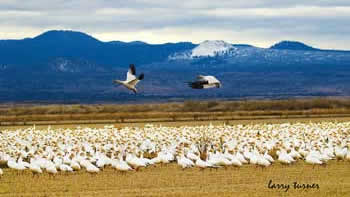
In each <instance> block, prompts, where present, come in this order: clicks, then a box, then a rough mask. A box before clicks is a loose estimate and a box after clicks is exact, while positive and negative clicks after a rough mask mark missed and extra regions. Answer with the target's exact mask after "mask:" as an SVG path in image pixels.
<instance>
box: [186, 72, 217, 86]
mask: <svg viewBox="0 0 350 197" xmlns="http://www.w3.org/2000/svg"><path fill="white" fill-rule="evenodd" d="M188 85H189V86H190V87H191V88H192V89H207V88H220V87H221V82H220V81H219V80H218V79H217V78H216V77H214V76H210V75H208V76H203V75H198V76H197V81H194V82H188Z"/></svg>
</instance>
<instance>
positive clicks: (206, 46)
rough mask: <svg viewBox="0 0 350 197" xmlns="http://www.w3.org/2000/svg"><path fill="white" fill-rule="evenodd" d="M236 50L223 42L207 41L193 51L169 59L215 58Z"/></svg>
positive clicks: (176, 54) (174, 55) (177, 54)
mask: <svg viewBox="0 0 350 197" xmlns="http://www.w3.org/2000/svg"><path fill="white" fill-rule="evenodd" d="M232 49H235V47H234V46H233V45H232V44H230V43H227V42H225V41H223V40H206V41H204V42H202V43H200V44H199V45H198V46H196V47H195V48H193V49H192V50H188V51H184V52H180V53H175V54H172V55H170V56H169V59H171V60H176V59H192V58H200V57H214V56H216V55H222V54H225V53H227V52H228V51H230V50H232Z"/></svg>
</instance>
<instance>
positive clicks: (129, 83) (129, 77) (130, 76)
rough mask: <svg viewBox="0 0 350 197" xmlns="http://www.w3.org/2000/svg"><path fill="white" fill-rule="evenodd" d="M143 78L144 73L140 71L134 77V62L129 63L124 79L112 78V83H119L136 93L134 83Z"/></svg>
mask: <svg viewBox="0 0 350 197" xmlns="http://www.w3.org/2000/svg"><path fill="white" fill-rule="evenodd" d="M143 78H144V74H143V73H142V74H141V75H140V76H138V77H136V69H135V65H134V64H130V66H129V70H128V73H127V74H126V80H125V81H120V80H114V81H113V82H114V83H117V84H121V85H123V86H125V87H126V88H128V89H129V90H132V91H133V92H134V93H135V94H136V93H137V89H136V84H137V83H138V82H139V81H141V80H142V79H143Z"/></svg>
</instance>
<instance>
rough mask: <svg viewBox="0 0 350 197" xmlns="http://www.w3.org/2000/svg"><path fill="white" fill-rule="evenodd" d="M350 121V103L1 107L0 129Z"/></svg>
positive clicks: (210, 102) (228, 102) (254, 102)
mask: <svg viewBox="0 0 350 197" xmlns="http://www.w3.org/2000/svg"><path fill="white" fill-rule="evenodd" d="M309 117H313V118H337V117H350V100H349V99H339V98H338V99H327V98H317V99H298V100H258V101H256V100H250V101H185V102H182V103H181V102H178V103H161V104H93V105H29V104H27V105H18V104H17V105H9V104H7V105H6V104H3V105H0V126H8V125H13V126H16V125H33V124H36V125H39V124H43V125H48V124H50V125H54V124H92V123H93V124H94V123H103V124H114V123H137V122H170V121H173V122H179V121H216V120H227V121H229V120H253V119H280V118H309Z"/></svg>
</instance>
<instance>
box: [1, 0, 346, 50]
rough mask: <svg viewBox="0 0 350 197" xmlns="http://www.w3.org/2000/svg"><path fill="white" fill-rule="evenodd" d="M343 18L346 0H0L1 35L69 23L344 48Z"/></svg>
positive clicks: (156, 35) (105, 35)
mask: <svg viewBox="0 0 350 197" xmlns="http://www.w3.org/2000/svg"><path fill="white" fill-rule="evenodd" d="M349 20H350V1H348V0H314V1H306V0H283V1H282V0H250V1H232V0H222V1H212V0H188V1H170V0H130V1H110V0H74V1H71V0H50V2H49V3H48V2H47V1H46V0H45V1H44V0H26V1H22V0H1V3H0V29H1V34H0V39H7V38H23V37H33V36H36V35H37V34H39V33H41V32H43V31H46V30H50V29H72V30H76V31H83V32H87V33H89V34H91V35H93V36H96V37H97V38H99V39H101V40H124V41H132V40H142V41H146V42H150V43H164V42H177V41H193V42H196V43H198V42H201V41H203V40H217V39H221V40H225V41H228V42H234V43H248V44H253V45H257V46H263V47H266V46H269V45H271V44H273V43H274V42H277V41H279V40H281V39H293V40H299V41H304V42H306V43H309V44H312V45H315V46H319V47H323V48H326V47H331V48H342V49H346V48H348V49H349V47H348V46H350V38H349V36H346V35H349V34H350V27H349V25H348V21H349Z"/></svg>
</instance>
